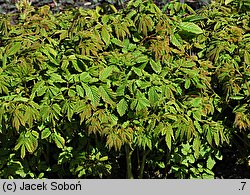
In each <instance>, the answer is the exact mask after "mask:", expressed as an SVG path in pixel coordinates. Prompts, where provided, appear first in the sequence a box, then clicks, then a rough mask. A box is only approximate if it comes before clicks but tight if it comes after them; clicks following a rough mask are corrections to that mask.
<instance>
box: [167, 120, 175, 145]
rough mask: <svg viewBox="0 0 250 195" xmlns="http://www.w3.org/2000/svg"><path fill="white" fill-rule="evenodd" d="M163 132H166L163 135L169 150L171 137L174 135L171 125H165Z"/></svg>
mask: <svg viewBox="0 0 250 195" xmlns="http://www.w3.org/2000/svg"><path fill="white" fill-rule="evenodd" d="M165 133H166V135H165V141H166V144H167V146H168V148H169V150H171V146H172V138H173V137H174V132H173V129H172V126H171V125H170V124H169V125H167V127H166V130H165Z"/></svg>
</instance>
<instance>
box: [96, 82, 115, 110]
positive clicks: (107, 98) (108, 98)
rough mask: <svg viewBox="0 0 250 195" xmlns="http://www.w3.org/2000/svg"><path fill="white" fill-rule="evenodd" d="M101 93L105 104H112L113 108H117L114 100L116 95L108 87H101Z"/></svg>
mask: <svg viewBox="0 0 250 195" xmlns="http://www.w3.org/2000/svg"><path fill="white" fill-rule="evenodd" d="M99 91H100V95H101V97H102V99H103V101H104V102H106V103H108V104H110V105H111V106H115V102H114V101H113V100H112V99H113V98H114V97H115V94H114V92H113V91H112V89H110V88H108V87H106V86H100V87H99Z"/></svg>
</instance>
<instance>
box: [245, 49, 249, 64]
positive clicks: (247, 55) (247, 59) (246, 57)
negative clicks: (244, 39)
mask: <svg viewBox="0 0 250 195" xmlns="http://www.w3.org/2000/svg"><path fill="white" fill-rule="evenodd" d="M244 62H245V63H246V64H247V65H250V54H249V53H248V51H247V50H245V53H244Z"/></svg>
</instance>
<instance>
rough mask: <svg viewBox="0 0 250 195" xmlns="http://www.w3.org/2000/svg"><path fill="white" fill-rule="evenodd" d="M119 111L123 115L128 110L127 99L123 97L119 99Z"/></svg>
mask: <svg viewBox="0 0 250 195" xmlns="http://www.w3.org/2000/svg"><path fill="white" fill-rule="evenodd" d="M116 108H117V112H118V114H119V115H120V116H123V115H124V114H125V113H126V111H127V110H128V103H127V102H126V100H125V99H124V98H123V99H121V100H120V101H119V103H118V104H117V107H116Z"/></svg>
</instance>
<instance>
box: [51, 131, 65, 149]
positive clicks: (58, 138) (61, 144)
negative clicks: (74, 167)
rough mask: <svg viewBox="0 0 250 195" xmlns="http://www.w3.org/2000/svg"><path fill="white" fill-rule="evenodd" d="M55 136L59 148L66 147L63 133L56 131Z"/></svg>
mask: <svg viewBox="0 0 250 195" xmlns="http://www.w3.org/2000/svg"><path fill="white" fill-rule="evenodd" d="M53 138H54V141H55V143H56V146H57V147H58V148H64V146H65V140H64V138H63V137H62V136H61V135H59V134H58V133H54V135H53Z"/></svg>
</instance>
